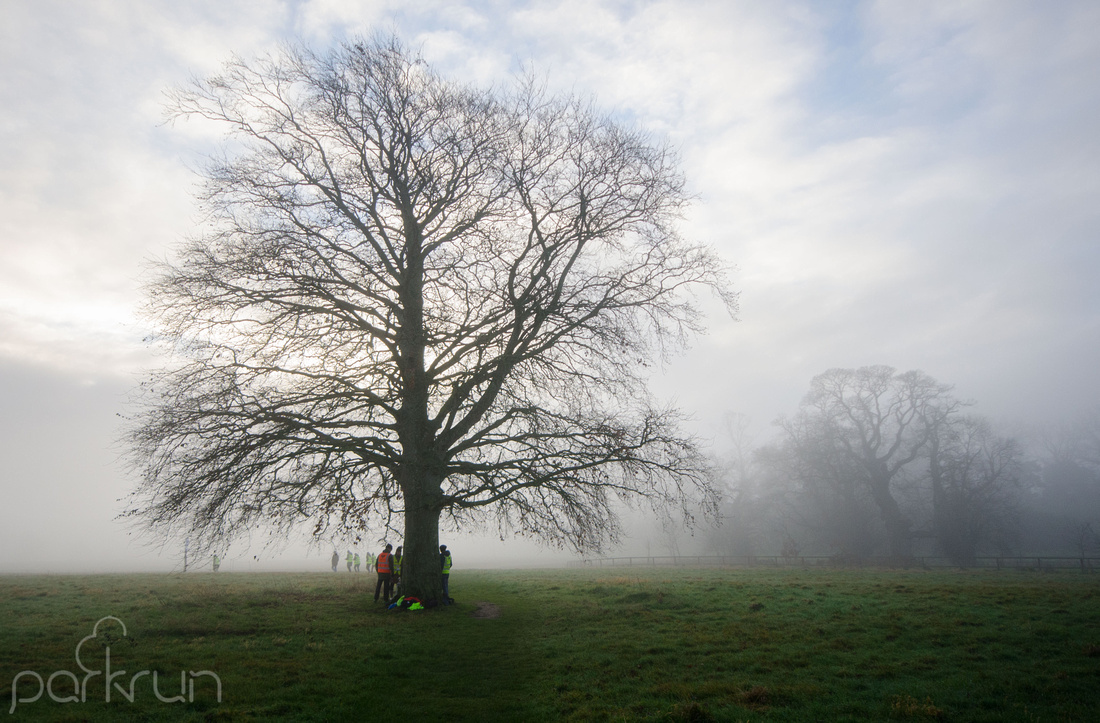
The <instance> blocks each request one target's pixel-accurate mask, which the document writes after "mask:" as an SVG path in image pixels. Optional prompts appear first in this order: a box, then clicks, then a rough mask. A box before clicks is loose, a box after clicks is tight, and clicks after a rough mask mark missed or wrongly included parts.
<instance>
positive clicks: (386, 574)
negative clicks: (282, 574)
mask: <svg viewBox="0 0 1100 723" xmlns="http://www.w3.org/2000/svg"><path fill="white" fill-rule="evenodd" d="M403 557H404V556H403V555H402V547H401V545H398V546H397V550H396V551H394V549H393V545H389V544H387V545H386V547H385V549H384V550H382V552H380V553H378V555H377V556H374V555H372V554H371V553H369V552H368V553H366V555H365V556H364V558H363V559H360V557H359V553H358V552H352V551H351V550H348V553H347V556H346V557H345V560H346V562H347V566H348V572H352V571H353V570H354V571H355V572H359V567H360V564H361V563H362V562H363V561H365V562H366V564H367V572H370V571H371V570H374V572H376V573H377V574H378V582H377V583H376V584H375V586H374V601H375V602H378V597H379V595H381V597H382V601H383V602H385V603H386V604H389V602H390V600H391V599H393V598H396V597H398V596H400V594H401V593H400V590H401V562H402V558H403ZM214 559H215V563H214V564H215V567H214V569H215V570H217V569H218V568H217V562H216V560H217V558H214ZM339 567H340V554H339V553H338V552H336V550H333V551H332V571H333V572H336V571H337V569H338V568H339ZM439 571H440V574H441V575H442V576H443V601H442V602H443V604H444V605H450V604H451V603H452V602H454V600H452V599H451V592H450V579H451V551H450V550H448V549H447V546H446V545H440V546H439Z"/></svg>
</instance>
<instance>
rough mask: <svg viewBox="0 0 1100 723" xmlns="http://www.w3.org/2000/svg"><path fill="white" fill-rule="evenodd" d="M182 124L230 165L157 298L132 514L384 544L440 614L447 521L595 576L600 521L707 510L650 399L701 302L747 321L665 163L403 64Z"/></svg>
mask: <svg viewBox="0 0 1100 723" xmlns="http://www.w3.org/2000/svg"><path fill="white" fill-rule="evenodd" d="M171 112H172V114H173V115H174V116H175V117H177V118H188V117H199V118H202V119H206V120H208V121H214V122H216V123H218V124H220V125H221V126H223V127H224V128H225V129H226V131H227V140H226V142H225V144H224V148H223V153H222V154H221V155H220V156H219V157H218V158H216V159H212V160H211V161H210V162H209V164H208V165H207V166H206V168H205V171H204V173H203V175H204V177H205V190H204V192H203V193H202V195H201V201H202V204H203V209H204V211H205V213H206V218H207V221H206V223H205V224H204V226H203V230H202V232H201V233H200V234H198V235H197V237H196V238H194V239H192V240H191V241H190V242H189V243H188V244H187V245H186V246H185V247H183V248H181V249H180V251H179V253H178V254H177V255H176V256H175V257H174V259H172V260H171V261H168V262H165V263H163V264H161V265H160V268H159V270H158V273H157V275H156V280H155V281H154V282H153V283H152V284H151V288H150V290H149V294H148V298H149V305H150V312H151V313H152V315H153V317H154V318H155V320H156V323H157V325H158V328H159V330H160V338H161V339H162V340H163V341H164V342H166V343H167V344H168V345H169V346H170V347H171V349H172V350H173V352H174V354H173V357H172V358H173V359H174V360H175V362H174V363H171V364H168V365H167V366H166V367H165V368H164V369H163V370H161V371H159V372H156V373H155V374H154V378H153V380H152V381H151V383H150V386H149V389H150V390H151V392H150V394H149V396H147V397H146V398H145V403H144V406H143V409H142V411H141V412H140V413H139V415H137V417H136V420H135V424H134V426H133V428H132V433H131V437H130V443H131V446H132V449H133V450H134V460H135V462H136V464H137V466H138V467H139V468H140V470H141V473H142V481H141V483H140V485H139V487H138V488H137V490H136V491H135V493H134V500H133V505H132V507H131V508H130V510H129V514H130V515H133V516H135V517H136V518H138V519H139V520H141V521H142V522H144V523H146V524H148V525H150V526H151V527H153V528H154V529H158V530H166V531H168V532H173V531H174V532H180V533H186V534H189V535H191V536H192V538H193V539H201V540H208V541H212V540H225V539H227V538H232V537H234V536H236V535H239V534H241V533H243V532H244V531H246V530H249V529H251V528H254V527H256V526H258V525H264V526H266V525H272V524H274V525H276V526H283V527H291V526H295V525H298V524H301V523H303V522H306V521H308V524H309V525H311V527H312V530H313V533H314V534H315V535H317V536H318V537H319V538H321V537H323V536H324V535H326V534H330V533H332V532H333V531H339V532H341V533H351V534H357V533H361V532H362V531H364V530H379V529H383V528H385V529H389V530H391V531H394V532H396V533H399V534H403V536H404V546H405V556H406V559H405V566H404V570H403V580H404V581H405V584H406V587H405V589H406V590H407V591H409V592H411V593H412V594H417V595H420V596H425V597H438V596H439V594H440V576H439V560H438V548H437V546H438V544H439V527H440V523H441V518H442V521H443V522H445V523H449V524H451V525H452V526H462V525H466V524H469V523H475V524H478V523H489V524H491V525H496V526H498V527H499V528H500V531H501V532H506V531H510V532H514V533H519V534H526V535H531V536H536V537H539V538H543V539H546V540H549V541H551V542H555V543H558V544H566V545H571V546H573V547H575V548H578V549H593V548H598V547H599V546H600V544H601V543H603V542H605V541H607V540H609V539H613V538H614V537H615V535H616V533H617V526H616V515H615V500H616V499H620V498H622V499H630V498H638V497H641V498H644V499H647V500H649V501H650V502H651V503H652V504H653V505H655V506H658V507H662V508H668V507H669V506H676V505H678V506H680V507H681V508H683V509H687V505H688V504H689V503H697V502H698V501H699V499H700V498H702V500H703V501H704V503H705V504H707V505H711V504H713V493H712V490H711V487H710V481H709V478H708V474H707V465H706V463H705V461H704V459H703V457H702V456H701V455H700V453H699V451H698V450H697V448H696V446H695V444H694V443H693V440H692V439H690V438H689V437H688V436H685V435H684V434H683V433H682V432H680V431H678V426H679V425H678V423H679V421H680V419H679V415H678V413H677V412H676V411H675V410H673V409H671V408H666V407H663V406H660V405H657V404H656V403H655V402H654V401H653V400H652V399H651V397H650V395H649V394H648V392H647V389H646V384H645V379H646V374H647V371H648V368H649V366H650V365H651V364H652V363H653V362H654V361H655V360H657V359H660V358H662V357H663V356H664V355H665V354H667V353H668V352H670V351H672V350H675V349H676V348H677V347H678V346H679V345H680V344H681V343H682V342H683V340H684V339H685V338H686V337H687V336H689V335H691V334H693V333H695V332H697V331H699V330H700V321H701V319H700V312H699V311H698V308H697V306H696V305H695V303H694V297H693V293H694V289H698V288H702V289H709V290H712V291H714V292H716V293H717V294H718V296H719V297H720V298H721V299H722V300H723V301H724V303H725V304H726V305H727V306H728V307H729V309H730V310H731V311H732V310H733V307H734V304H735V296H734V294H733V293H732V292H731V291H729V290H728V287H727V281H726V278H725V271H724V268H723V265H722V264H721V263H720V262H719V261H718V260H717V259H716V257H715V256H714V255H713V254H712V253H711V252H710V251H709V250H708V249H706V248H705V247H703V246H700V245H697V244H692V243H689V242H686V241H684V240H683V239H682V238H681V237H680V236H679V235H678V234H677V231H676V224H677V222H678V219H679V215H680V212H681V210H682V209H683V207H684V205H685V192H684V180H683V178H682V175H681V172H680V171H679V168H678V163H677V159H676V157H675V154H674V153H673V152H672V151H671V150H670V149H669V148H668V147H667V146H666V145H664V144H660V143H655V142H654V141H652V140H651V139H650V138H649V137H647V135H646V134H644V133H642V132H639V131H637V130H634V129H631V128H628V127H625V126H624V125H622V124H620V123H618V122H616V121H615V120H613V119H612V118H610V117H608V116H605V115H601V114H600V113H598V112H597V111H596V110H595V109H593V107H592V106H591V105H590V104H589V103H587V102H582V101H580V100H577V99H576V98H573V97H561V96H554V95H552V94H549V93H546V92H545V91H543V90H541V89H540V88H539V87H538V84H536V83H532V82H528V81H521V82H519V83H517V84H516V86H515V87H514V88H510V89H507V90H496V91H486V90H481V89H478V88H473V87H467V86H465V85H461V84H458V83H455V82H451V81H448V80H446V79H444V78H442V77H441V76H440V75H438V74H437V73H436V72H434V71H433V69H432V68H430V67H429V66H428V65H427V64H426V63H425V62H423V61H422V60H421V59H420V58H419V57H418V56H417V54H415V53H414V52H411V51H410V50H409V49H407V48H406V47H405V46H403V45H402V43H401V42H400V41H399V40H397V39H394V38H375V39H373V40H363V41H358V42H350V43H346V44H342V45H339V46H338V47H335V48H334V49H332V50H330V51H326V52H323V53H316V52H313V51H311V50H309V49H307V48H304V47H289V48H285V49H283V50H282V51H280V52H279V53H277V54H274V55H270V56H266V57H262V58H259V59H255V60H251V61H244V60H240V59H235V60H233V61H231V62H229V63H228V64H227V65H226V66H225V68H224V70H223V71H222V72H221V73H220V74H218V75H216V76H213V77H210V78H208V79H206V80H200V81H196V82H195V83H194V84H192V85H191V86H188V87H187V88H184V89H180V90H178V91H177V92H175V94H174V96H173V101H172V107H171Z"/></svg>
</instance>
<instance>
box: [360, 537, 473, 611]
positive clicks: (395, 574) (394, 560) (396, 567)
mask: <svg viewBox="0 0 1100 723" xmlns="http://www.w3.org/2000/svg"><path fill="white" fill-rule="evenodd" d="M392 550H393V545H386V547H385V549H384V550H382V552H380V553H378V557H377V558H376V559H375V561H374V569H375V572H377V573H378V582H377V583H376V584H375V586H374V601H375V602H378V596H379V595H380V594H381V596H382V602H383V603H386V604H387V605H388V604H389V602H390V600H391V599H393V598H396V597H399V596H400V595H401V592H400V591H401V563H402V560H403V558H404V555H402V548H401V545H398V546H397V550H396V551H394V552H391V551H392ZM439 570H440V574H441V575H442V576H443V600H442V603H443V604H444V605H450V604H451V603H453V602H454V600H453V599H452V598H451V592H450V580H451V551H450V550H448V549H447V546H446V545H440V546H439Z"/></svg>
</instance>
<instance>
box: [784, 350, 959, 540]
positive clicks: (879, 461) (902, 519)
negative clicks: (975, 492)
mask: <svg viewBox="0 0 1100 723" xmlns="http://www.w3.org/2000/svg"><path fill="white" fill-rule="evenodd" d="M950 392H951V387H950V386H948V385H946V384H940V383H939V382H937V381H936V380H935V379H933V378H932V377H930V376H928V375H927V374H924V373H923V372H920V371H908V372H901V373H899V372H897V370H895V369H894V368H893V367H889V366H869V367H861V368H859V369H830V370H828V371H826V372H824V373H823V374H819V375H818V376H816V377H814V379H813V380H812V381H811V383H810V391H809V393H808V394H807V395H806V397H805V398H804V399H803V400H802V404H801V408H800V410H799V412H798V414H797V415H796V416H795V417H794V418H793V419H787V420H781V421H780V426H781V428H782V429H783V430H784V433H785V435H784V446H785V448H786V450H787V455H788V456H789V457H790V458H792V459H793V460H795V461H796V462H797V463H798V464H799V465H801V467H802V468H803V470H804V474H806V475H825V477H826V479H827V480H828V482H829V483H830V484H831V486H832V488H833V490H834V491H836V492H838V493H839V494H840V496H841V499H844V498H845V497H846V498H847V499H849V500H850V501H851V502H852V504H851V505H847V506H846V508H847V509H851V510H855V509H858V507H857V504H858V503H857V500H858V499H860V498H862V497H863V495H864V494H866V495H868V496H869V497H870V498H871V500H872V501H873V502H874V504H875V506H876V508H877V509H878V512H879V515H880V516H881V519H882V522H883V524H884V525H885V528H886V534H887V537H888V541H889V548H890V554H891V555H892V556H893V557H897V558H906V557H909V556H911V554H912V521H911V520H910V518H909V517H908V516H907V515H906V514H905V512H904V511H903V510H902V508H901V506H900V505H899V503H898V499H897V497H896V494H895V492H896V491H895V489H894V485H895V484H896V483H897V481H898V480H899V479H900V476H901V472H902V470H904V469H905V468H906V467H907V466H908V465H910V464H912V463H913V462H914V461H915V460H917V459H919V458H921V456H922V455H923V454H925V453H926V451H927V447H928V443H929V440H930V438H931V430H930V428H929V426H928V424H927V423H926V421H925V420H926V419H927V418H929V417H930V416H932V410H933V409H936V410H939V411H938V412H937V414H938V415H941V416H949V415H950V414H951V413H952V412H953V410H954V409H956V408H957V407H958V406H959V402H958V401H957V400H955V399H954V397H952V396H951V393H950Z"/></svg>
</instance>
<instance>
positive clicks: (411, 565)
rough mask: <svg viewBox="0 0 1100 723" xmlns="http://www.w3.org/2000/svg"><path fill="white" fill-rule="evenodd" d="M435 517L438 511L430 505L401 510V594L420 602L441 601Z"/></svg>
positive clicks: (437, 517) (437, 534)
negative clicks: (403, 518)
mask: <svg viewBox="0 0 1100 723" xmlns="http://www.w3.org/2000/svg"><path fill="white" fill-rule="evenodd" d="M439 513H440V509H439V507H438V506H435V505H430V504H417V505H412V504H410V505H407V506H406V507H405V541H404V547H405V549H404V550H403V552H404V559H403V561H402V564H401V590H402V592H403V593H404V594H406V595H411V596H413V597H418V598H420V599H421V600H422V601H424V602H427V601H429V600H436V601H438V602H442V601H443V578H442V573H441V571H440V567H439Z"/></svg>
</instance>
